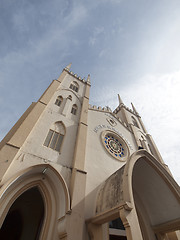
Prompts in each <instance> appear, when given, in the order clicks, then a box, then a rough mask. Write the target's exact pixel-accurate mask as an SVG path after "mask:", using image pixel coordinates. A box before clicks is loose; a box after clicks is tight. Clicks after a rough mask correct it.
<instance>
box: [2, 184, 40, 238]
mask: <svg viewBox="0 0 180 240" xmlns="http://www.w3.org/2000/svg"><path fill="white" fill-rule="evenodd" d="M43 220H44V201H43V198H42V195H41V193H40V191H39V189H38V187H33V188H30V189H29V190H27V191H25V192H24V193H22V194H21V195H20V196H19V197H18V198H17V199H16V200H15V202H14V203H13V205H12V206H11V207H10V209H9V211H8V214H7V216H6V218H5V220H4V222H3V225H2V227H1V229H0V239H9V240H10V239H13V240H23V239H26V240H35V239H39V236H40V233H41V228H42V224H43Z"/></svg>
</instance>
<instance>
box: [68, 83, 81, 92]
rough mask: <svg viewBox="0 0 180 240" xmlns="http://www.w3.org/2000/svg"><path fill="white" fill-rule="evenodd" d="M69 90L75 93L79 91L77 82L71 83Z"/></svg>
mask: <svg viewBox="0 0 180 240" xmlns="http://www.w3.org/2000/svg"><path fill="white" fill-rule="evenodd" d="M69 88H71V89H72V90H73V91H75V92H78V90H79V85H78V83H77V82H72V83H71V84H70V86H69Z"/></svg>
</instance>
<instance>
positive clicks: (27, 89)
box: [0, 0, 180, 183]
mask: <svg viewBox="0 0 180 240" xmlns="http://www.w3.org/2000/svg"><path fill="white" fill-rule="evenodd" d="M0 29H1V33H0V112H1V115H0V122H1V127H0V138H1V139H2V138H3V137H4V135H5V134H6V133H7V132H8V131H9V129H10V128H11V127H12V125H13V124H14V123H15V122H16V121H17V120H18V118H19V117H20V116H21V115H22V113H23V112H24V111H25V110H26V108H27V107H28V106H29V105H30V104H31V102H32V101H36V100H37V99H38V98H39V96H40V95H41V94H42V93H43V91H44V90H45V89H46V88H47V86H48V85H49V84H50V82H51V81H52V80H53V79H56V78H57V77H58V76H59V75H60V73H61V71H62V69H63V67H64V66H66V65H68V64H69V63H70V62H72V71H73V72H75V73H77V74H78V75H80V76H81V77H87V75H88V74H89V73H90V75H91V82H92V87H91V98H90V102H91V104H95V105H100V106H106V105H109V106H110V107H111V108H112V109H114V108H115V107H116V106H117V104H118V101H117V94H118V93H119V94H120V95H121V97H122V99H123V100H124V102H125V104H126V105H128V106H130V102H131V101H132V102H133V103H134V105H135V106H136V108H137V110H138V111H139V113H140V115H141V116H142V119H143V121H144V123H145V125H146V127H147V129H148V132H149V133H150V134H151V135H152V136H153V137H154V140H155V142H156V144H157V146H158V148H159V150H160V152H161V154H162V156H163V158H164V160H165V162H166V163H167V164H168V165H169V167H170V169H171V170H172V172H173V174H174V176H175V178H176V180H177V181H178V182H179V183H180V176H179V172H180V159H179V157H178V155H179V156H180V149H179V146H180V138H179V136H180V126H179V122H180V108H179V102H180V97H179V92H180V65H179V63H180V1H179V0H171V1H169V0H146V1H144V0H51V1H49V0H38V1H37V0H16V1H13V0H1V3H0Z"/></svg>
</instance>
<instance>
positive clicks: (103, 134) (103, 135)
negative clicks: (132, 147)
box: [101, 130, 129, 162]
mask: <svg viewBox="0 0 180 240" xmlns="http://www.w3.org/2000/svg"><path fill="white" fill-rule="evenodd" d="M106 135H110V136H113V137H115V138H116V139H118V141H119V143H120V144H122V147H123V148H124V156H123V157H118V156H115V153H114V152H113V153H112V152H111V151H110V150H109V149H108V148H107V147H106V143H105V136H106ZM101 141H102V144H103V146H104V148H105V149H106V151H107V152H108V153H109V154H110V155H111V156H112V157H113V158H115V159H116V160H118V161H120V162H125V161H126V160H127V158H128V157H129V148H128V145H127V144H126V142H125V141H124V139H123V138H122V137H121V136H119V135H118V134H117V133H115V132H113V131H109V130H106V131H103V132H102V133H101Z"/></svg>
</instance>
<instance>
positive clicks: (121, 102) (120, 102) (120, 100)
mask: <svg viewBox="0 0 180 240" xmlns="http://www.w3.org/2000/svg"><path fill="white" fill-rule="evenodd" d="M118 99H119V106H120V105H121V104H123V105H124V103H123V101H122V99H121V97H120V95H119V94H118Z"/></svg>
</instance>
